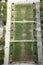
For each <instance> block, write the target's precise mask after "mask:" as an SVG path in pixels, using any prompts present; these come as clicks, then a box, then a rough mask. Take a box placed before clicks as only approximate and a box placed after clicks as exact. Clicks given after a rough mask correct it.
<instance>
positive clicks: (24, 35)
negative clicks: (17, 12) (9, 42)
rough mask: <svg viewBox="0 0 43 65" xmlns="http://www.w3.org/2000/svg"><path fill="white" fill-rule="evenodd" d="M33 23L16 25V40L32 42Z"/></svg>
mask: <svg viewBox="0 0 43 65" xmlns="http://www.w3.org/2000/svg"><path fill="white" fill-rule="evenodd" d="M32 33H33V32H32V23H15V35H14V36H15V40H32Z"/></svg>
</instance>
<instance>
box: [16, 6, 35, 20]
mask: <svg viewBox="0 0 43 65" xmlns="http://www.w3.org/2000/svg"><path fill="white" fill-rule="evenodd" d="M33 8H34V7H33V5H15V21H23V20H27V21H30V20H33V19H34V18H33Z"/></svg>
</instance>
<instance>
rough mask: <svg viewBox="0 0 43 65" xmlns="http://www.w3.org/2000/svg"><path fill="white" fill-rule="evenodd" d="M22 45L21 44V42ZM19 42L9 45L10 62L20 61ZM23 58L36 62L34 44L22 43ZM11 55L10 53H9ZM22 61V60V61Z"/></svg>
mask: <svg viewBox="0 0 43 65" xmlns="http://www.w3.org/2000/svg"><path fill="white" fill-rule="evenodd" d="M22 43H23V42H22ZM22 43H21V42H11V43H10V44H11V45H10V52H12V61H19V62H20V61H21V54H22V53H21V49H22V46H21V45H22ZM24 50H25V56H26V57H27V58H26V59H25V57H24V59H25V60H28V61H29V60H30V61H34V62H37V58H38V57H37V43H36V42H34V43H33V42H25V43H24ZM10 55H11V53H10ZM22 61H23V60H22Z"/></svg>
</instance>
